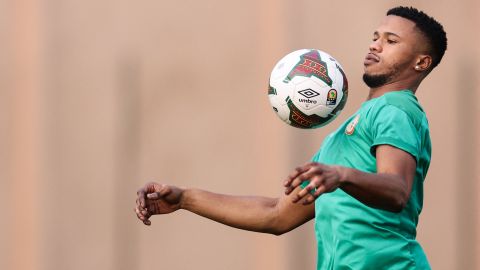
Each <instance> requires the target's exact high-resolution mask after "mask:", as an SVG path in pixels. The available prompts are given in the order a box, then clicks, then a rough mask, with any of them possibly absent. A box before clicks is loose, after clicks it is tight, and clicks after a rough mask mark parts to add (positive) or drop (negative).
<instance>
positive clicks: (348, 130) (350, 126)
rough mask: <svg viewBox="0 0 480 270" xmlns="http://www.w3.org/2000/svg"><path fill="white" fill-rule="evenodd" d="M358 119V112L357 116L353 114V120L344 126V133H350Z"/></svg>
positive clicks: (353, 130)
mask: <svg viewBox="0 0 480 270" xmlns="http://www.w3.org/2000/svg"><path fill="white" fill-rule="evenodd" d="M358 120H360V115H359V114H357V116H355V118H353V120H352V121H350V123H349V124H348V125H347V127H346V128H345V134H347V135H352V134H353V132H355V127H356V126H357V124H358Z"/></svg>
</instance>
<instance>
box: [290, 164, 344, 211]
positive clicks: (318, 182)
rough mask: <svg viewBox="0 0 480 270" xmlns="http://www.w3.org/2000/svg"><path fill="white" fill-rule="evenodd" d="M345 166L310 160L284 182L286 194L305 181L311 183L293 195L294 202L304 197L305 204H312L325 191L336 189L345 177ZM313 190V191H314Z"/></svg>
mask: <svg viewBox="0 0 480 270" xmlns="http://www.w3.org/2000/svg"><path fill="white" fill-rule="evenodd" d="M343 169H344V168H343V167H339V166H328V165H324V164H321V163H317V162H310V163H307V164H305V165H303V166H300V167H297V168H296V169H295V171H294V172H293V173H292V174H290V175H289V176H288V178H287V180H285V182H284V186H285V194H287V195H289V194H290V193H291V192H292V191H293V190H294V189H295V188H296V187H298V186H300V185H301V184H302V183H303V182H304V181H310V183H309V184H308V185H307V186H306V187H304V188H303V189H302V190H300V191H299V192H298V193H297V194H296V196H293V200H292V201H293V202H294V203H297V202H298V201H300V200H301V199H303V198H304V200H303V204H310V203H312V202H313V201H315V199H317V198H318V197H319V196H320V195H322V194H323V193H328V192H333V191H335V190H336V189H337V188H338V187H339V186H340V183H341V180H342V179H344V178H345V177H344V174H345V172H344V170H343ZM312 191H313V192H312Z"/></svg>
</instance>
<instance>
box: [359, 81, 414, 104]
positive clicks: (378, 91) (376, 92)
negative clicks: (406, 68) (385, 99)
mask: <svg viewBox="0 0 480 270" xmlns="http://www.w3.org/2000/svg"><path fill="white" fill-rule="evenodd" d="M418 85H419V84H417V83H412V82H410V81H398V82H391V83H387V84H384V85H382V86H379V87H375V88H370V91H369V92H368V97H367V100H370V99H372V98H377V97H380V96H383V95H384V94H386V93H389V92H395V91H401V90H405V89H408V90H410V91H412V92H413V94H415V92H416V91H417V88H418Z"/></svg>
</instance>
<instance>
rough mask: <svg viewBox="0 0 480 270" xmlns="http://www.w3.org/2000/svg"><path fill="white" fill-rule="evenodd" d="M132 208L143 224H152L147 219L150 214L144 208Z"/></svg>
mask: <svg viewBox="0 0 480 270" xmlns="http://www.w3.org/2000/svg"><path fill="white" fill-rule="evenodd" d="M133 210H134V211H135V213H136V214H137V218H138V219H140V220H141V221H142V222H143V224H145V225H147V226H150V225H151V224H152V223H151V221H150V220H149V218H150V214H148V212H146V211H145V210H140V208H139V207H138V206H137V207H135V209H133Z"/></svg>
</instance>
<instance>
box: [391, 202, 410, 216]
mask: <svg viewBox="0 0 480 270" xmlns="http://www.w3.org/2000/svg"><path fill="white" fill-rule="evenodd" d="M406 206H407V203H406V202H405V201H403V200H398V201H395V202H394V203H392V205H391V207H390V209H388V210H389V211H390V212H393V213H400V212H402V211H403V209H405V207H406Z"/></svg>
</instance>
